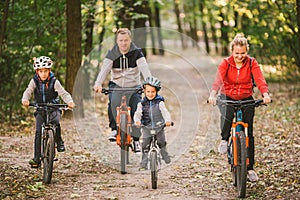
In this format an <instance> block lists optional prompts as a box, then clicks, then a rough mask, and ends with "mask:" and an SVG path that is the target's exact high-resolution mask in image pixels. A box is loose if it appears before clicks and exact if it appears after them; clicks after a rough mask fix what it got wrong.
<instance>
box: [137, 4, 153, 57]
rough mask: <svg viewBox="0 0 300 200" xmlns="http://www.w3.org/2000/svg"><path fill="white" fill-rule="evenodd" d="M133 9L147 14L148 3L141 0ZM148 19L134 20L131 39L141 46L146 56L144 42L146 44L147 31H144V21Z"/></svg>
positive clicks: (138, 12)
mask: <svg viewBox="0 0 300 200" xmlns="http://www.w3.org/2000/svg"><path fill="white" fill-rule="evenodd" d="M134 11H135V13H137V14H145V15H147V16H149V13H148V11H149V3H148V1H147V0H143V1H142V3H141V4H140V5H138V6H135V7H134ZM147 20H148V19H147V18H146V17H145V18H138V19H135V20H134V28H135V30H134V34H133V37H134V38H133V41H134V43H135V44H136V45H137V46H138V47H140V48H142V51H143V54H144V56H145V57H146V56H147V52H146V48H145V47H146V44H147V31H146V28H145V26H146V21H147Z"/></svg>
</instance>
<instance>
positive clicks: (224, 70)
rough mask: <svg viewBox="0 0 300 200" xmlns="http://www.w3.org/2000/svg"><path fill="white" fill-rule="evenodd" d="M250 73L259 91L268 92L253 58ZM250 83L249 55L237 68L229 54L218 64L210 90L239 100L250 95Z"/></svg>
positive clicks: (251, 92)
mask: <svg viewBox="0 0 300 200" xmlns="http://www.w3.org/2000/svg"><path fill="white" fill-rule="evenodd" d="M252 75H253V77H254V80H255V83H256V86H257V87H258V89H259V91H260V93H261V94H263V93H265V92H268V85H267V83H266V80H265V78H264V76H263V74H262V72H261V70H260V67H259V65H258V63H257V61H256V59H255V58H252ZM252 85H253V84H252V78H251V69H250V57H249V56H247V58H246V59H245V61H244V63H243V65H242V67H241V68H240V69H237V68H236V65H235V62H234V58H233V56H230V57H228V58H225V59H224V60H223V61H222V62H221V64H220V65H219V67H218V71H217V76H216V79H215V81H214V83H213V85H212V90H215V91H219V90H220V92H221V94H224V95H226V96H229V97H230V98H232V99H235V100H241V99H244V98H247V97H250V96H252V94H253V90H252Z"/></svg>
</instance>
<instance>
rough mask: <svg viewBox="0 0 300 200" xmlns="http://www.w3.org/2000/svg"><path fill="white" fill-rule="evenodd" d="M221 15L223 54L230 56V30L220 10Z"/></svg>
mask: <svg viewBox="0 0 300 200" xmlns="http://www.w3.org/2000/svg"><path fill="white" fill-rule="evenodd" d="M220 17H221V18H222V19H223V20H222V21H221V22H220V23H221V45H222V56H228V54H229V52H228V30H227V26H226V25H225V22H224V21H225V20H224V15H223V13H222V12H220Z"/></svg>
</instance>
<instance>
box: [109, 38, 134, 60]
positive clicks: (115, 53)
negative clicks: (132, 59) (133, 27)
mask: <svg viewBox="0 0 300 200" xmlns="http://www.w3.org/2000/svg"><path fill="white" fill-rule="evenodd" d="M136 49H138V48H137V46H136V45H135V44H134V43H133V42H131V44H130V48H129V51H128V53H126V54H125V56H126V57H129V56H130V55H131V54H133V53H134V50H136ZM122 55H123V54H122V53H121V52H120V49H119V47H118V45H117V44H115V45H114V46H113V48H112V49H111V50H110V51H108V53H107V56H106V57H107V58H109V59H111V60H116V59H117V58H119V57H120V56H122Z"/></svg>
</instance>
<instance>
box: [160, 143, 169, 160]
mask: <svg viewBox="0 0 300 200" xmlns="http://www.w3.org/2000/svg"><path fill="white" fill-rule="evenodd" d="M160 153H161V157H162V159H163V160H164V161H165V163H166V164H169V163H170V162H171V158H170V156H169V153H168V152H167V149H166V146H164V147H162V148H161V149H160Z"/></svg>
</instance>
